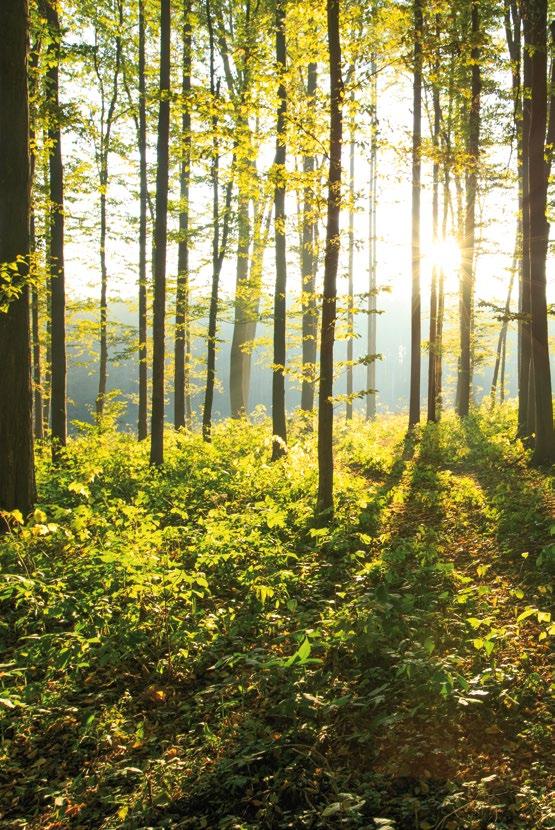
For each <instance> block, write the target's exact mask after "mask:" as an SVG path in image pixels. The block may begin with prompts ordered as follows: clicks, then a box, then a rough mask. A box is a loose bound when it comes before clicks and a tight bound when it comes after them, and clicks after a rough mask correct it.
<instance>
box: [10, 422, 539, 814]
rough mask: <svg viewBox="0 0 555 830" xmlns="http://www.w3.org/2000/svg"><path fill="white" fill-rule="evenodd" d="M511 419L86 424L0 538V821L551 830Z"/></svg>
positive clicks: (533, 504)
mask: <svg viewBox="0 0 555 830" xmlns="http://www.w3.org/2000/svg"><path fill="white" fill-rule="evenodd" d="M514 428H515V425H514V419H513V414H512V411H511V410H510V409H504V410H503V411H502V412H500V413H497V414H496V415H495V416H494V417H493V416H490V415H489V414H487V413H486V412H485V411H484V412H482V413H479V414H476V415H475V416H472V417H471V418H470V419H468V421H467V422H466V423H465V424H464V425H461V424H459V423H458V422H457V421H456V420H455V419H454V418H451V417H448V418H446V419H445V421H444V423H442V424H441V426H439V427H436V426H429V427H426V428H423V429H422V430H421V431H420V432H419V433H418V434H417V435H416V436H415V437H413V438H410V439H407V438H406V437H405V435H404V429H405V422H404V420H399V419H397V418H384V419H382V420H381V421H379V422H378V423H376V424H373V425H366V424H364V423H363V422H356V423H355V424H354V425H353V426H352V427H350V428H349V427H347V426H344V425H340V426H339V427H338V430H339V433H340V434H339V435H338V441H337V444H338V446H337V463H338V474H337V490H338V496H337V503H338V510H337V517H336V521H335V523H334V525H333V527H332V528H330V529H328V530H324V529H317V528H314V526H313V523H312V510H313V503H314V493H315V484H316V478H315V469H314V450H315V447H314V439H313V436H311V435H310V434H307V433H306V431H303V425H302V424H301V423H296V424H294V425H293V428H292V433H293V435H292V442H291V445H292V448H291V451H290V454H289V457H288V458H286V459H284V460H283V461H281V462H279V463H278V464H274V465H271V464H269V463H268V457H269V450H270V445H269V440H268V435H269V430H268V425H267V423H260V424H255V425H253V426H251V427H249V428H245V426H244V425H243V424H236V423H226V424H222V425H221V426H219V427H218V428H217V429H216V434H215V439H214V443H213V445H212V446H206V445H203V444H202V441H201V440H200V439H199V437H198V436H196V435H195V436H186V435H180V436H172V437H170V438H169V441H170V445H171V446H170V449H169V451H168V457H167V464H166V466H165V467H164V469H163V470H161V471H157V470H151V469H149V468H148V464H147V448H146V447H144V446H138V445H137V444H136V443H135V442H134V441H133V440H132V439H131V438H130V437H126V436H122V435H116V434H115V433H114V432H111V431H109V430H108V431H106V432H104V433H102V434H99V433H98V432H97V431H96V430H94V429H90V430H88V431H85V432H84V433H83V435H82V436H81V437H80V438H78V439H76V440H74V441H72V443H71V445H70V447H69V448H68V452H67V458H66V459H65V461H64V464H63V465H62V466H61V467H60V468H59V469H58V470H56V471H53V470H52V469H51V468H50V465H49V462H48V461H47V453H46V450H45V451H44V456H43V457H41V459H40V462H39V484H40V506H39V508H38V510H37V511H36V513H35V516H34V519H33V520H32V522H31V523H30V524H29V525H27V526H25V527H19V528H16V529H15V530H14V531H13V532H12V533H11V534H10V535H9V536H7V537H6V538H4V540H3V541H2V543H1V555H2V573H3V576H2V582H1V585H0V603H1V604H0V613H1V622H0V626H1V628H0V632H1V633H0V643H1V644H2V653H1V654H0V660H1V662H2V665H1V666H0V697H1V700H0V704H1V705H0V716H1V719H0V738H1V745H0V827H1V828H14V830H15V828H29V830H31V828H32V830H38V828H44V830H58V828H59V829H60V830H62V828H74V829H75V830H77V828H91V829H92V828H129V829H131V828H149V827H153V828H155V827H175V828H222V830H246V829H247V828H336V827H337V828H339V827H349V828H374V827H388V826H389V827H395V828H415V830H417V829H418V828H420V830H431V828H435V830H456V829H457V828H465V829H466V828H498V829H499V830H501V829H502V828H527V830H530V829H531V828H549V827H551V828H553V827H555V819H554V813H553V803H550V792H552V791H553V779H552V778H551V779H550V773H552V771H553V770H552V769H551V770H550V769H549V765H550V762H551V760H552V758H551V756H552V752H551V750H552V745H553V744H552V741H553V735H552V728H553V714H554V713H553V709H550V705H549V684H550V677H549V643H550V636H551V635H552V634H553V633H554V627H553V625H552V623H551V617H550V614H549V607H550V604H551V601H552V582H553V573H554V572H555V565H554V558H555V545H554V544H553V541H552V539H551V534H553V532H554V531H555V517H554V509H553V508H554V501H555V499H554V493H553V484H552V479H550V477H549V476H547V475H546V474H540V473H538V472H535V471H532V470H531V469H529V467H528V466H527V463H526V462H527V459H526V453H525V452H524V450H523V449H522V447H521V445H520V443H519V442H516V441H514V439H513V436H514Z"/></svg>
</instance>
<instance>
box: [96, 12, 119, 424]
mask: <svg viewBox="0 0 555 830" xmlns="http://www.w3.org/2000/svg"><path fill="white" fill-rule="evenodd" d="M122 3H123V0H119V2H118V32H117V35H116V38H115V48H116V53H115V65H114V74H113V78H112V92H111V96H110V100H109V102H108V111H107V112H106V117H104V111H105V103H106V102H105V100H104V84H103V83H102V79H101V68H100V66H99V63H98V57H97V55H96V52H95V57H94V62H95V70H96V74H97V77H98V79H99V88H100V92H101V99H102V104H101V106H102V116H101V125H100V152H99V156H98V183H99V190H100V237H99V255H100V338H99V339H100V362H99V370H98V394H97V397H96V417H97V420H100V419H101V418H102V415H103V414H104V403H105V398H106V386H107V380H108V267H107V262H106V243H107V238H108V216H107V212H108V178H109V158H110V151H111V139H112V127H113V123H114V116H115V111H116V105H117V102H118V96H119V73H120V70H121V59H122V54H121V52H122V41H121V37H122V34H121V28H122V23H123V5H122Z"/></svg>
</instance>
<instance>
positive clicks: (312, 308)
mask: <svg viewBox="0 0 555 830" xmlns="http://www.w3.org/2000/svg"><path fill="white" fill-rule="evenodd" d="M317 88H318V64H316V63H314V62H313V61H311V62H310V63H309V64H308V67H307V74H306V99H307V108H308V111H309V113H310V116H309V119H310V121H309V123H310V124H311V126H314V121H315V118H314V110H315V108H316V91H317ZM314 173H315V157H314V151H312V150H307V151H306V152H305V153H304V154H303V174H304V176H305V177H306V178H305V186H304V192H303V218H302V222H303V227H302V252H301V278H302V285H301V292H302V309H303V319H302V340H303V342H302V362H303V363H302V378H303V380H302V389H301V409H302V410H303V411H304V412H312V410H313V409H314V372H315V369H316V352H317V345H318V344H317V338H318V306H317V301H316V273H317V268H318V255H317V251H316V245H317V231H318V216H317V210H318V207H317V204H316V198H315V192H314Z"/></svg>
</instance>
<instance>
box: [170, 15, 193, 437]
mask: <svg viewBox="0 0 555 830" xmlns="http://www.w3.org/2000/svg"><path fill="white" fill-rule="evenodd" d="M191 5H192V4H191V0H185V2H184V5H183V81H182V95H183V101H182V104H181V106H182V116H181V170H180V191H181V192H180V210H179V247H178V253H177V290H176V301H175V347H174V396H175V399H174V424H175V428H176V429H180V428H182V427H184V426H187V427H190V426H191V396H190V391H189V363H190V354H189V353H190V348H189V345H188V344H189V340H190V335H189V319H188V318H189V190H190V182H191V58H192V49H191V47H192V24H191Z"/></svg>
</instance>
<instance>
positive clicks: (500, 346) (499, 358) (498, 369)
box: [490, 217, 521, 407]
mask: <svg viewBox="0 0 555 830" xmlns="http://www.w3.org/2000/svg"><path fill="white" fill-rule="evenodd" d="M520 226H521V222H520V217H519V219H518V222H517V232H516V244H515V252H514V254H513V261H512V265H511V275H510V278H509V288H508V290H507V299H506V301H505V308H504V315H503V322H502V324H501V331H500V332H499V337H498V338H497V348H496V350H495V364H494V367H493V376H492V379H491V389H490V400H491V405H492V407H493V406H495V400H496V397H497V384H498V381H499V374H500V373H501V385H500V400H501V402H503V399H504V397H505V358H506V352H507V333H508V330H509V316H510V313H511V298H512V295H513V286H514V281H515V274H516V272H517V269H518V251H519V246H520V233H521V231H520Z"/></svg>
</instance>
